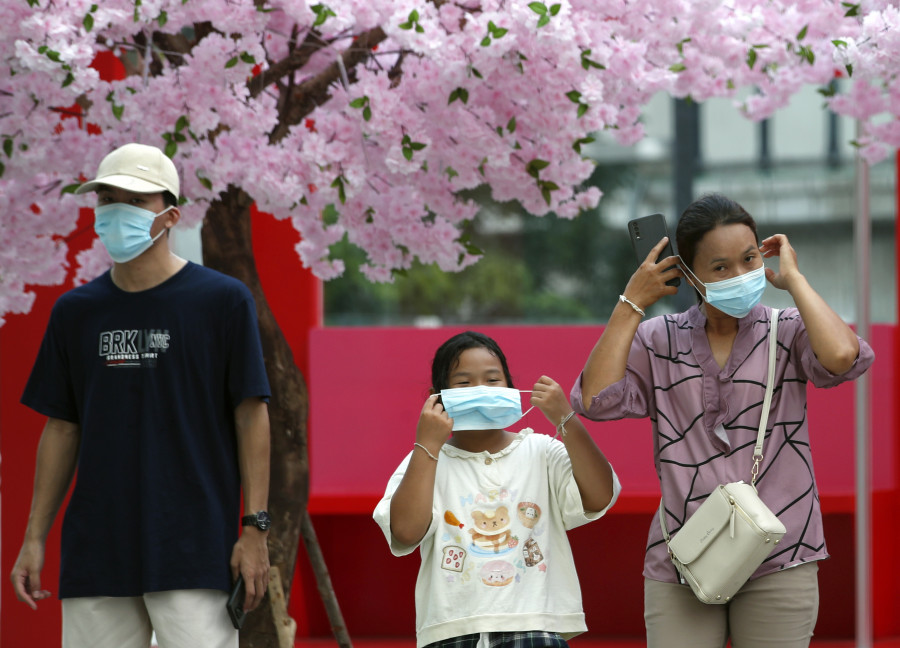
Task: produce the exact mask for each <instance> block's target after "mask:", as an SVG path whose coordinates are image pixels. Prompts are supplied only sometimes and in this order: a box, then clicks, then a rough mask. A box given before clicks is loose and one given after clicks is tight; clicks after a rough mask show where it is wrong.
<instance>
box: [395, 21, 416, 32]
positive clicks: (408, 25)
mask: <svg viewBox="0 0 900 648" xmlns="http://www.w3.org/2000/svg"><path fill="white" fill-rule="evenodd" d="M397 26H398V27H399V28H400V29H405V30H407V31H408V30H410V29H412V28H413V24H412V23H411V22H405V23H400V24H399V25H397Z"/></svg>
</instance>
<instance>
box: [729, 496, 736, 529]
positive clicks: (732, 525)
mask: <svg viewBox="0 0 900 648" xmlns="http://www.w3.org/2000/svg"><path fill="white" fill-rule="evenodd" d="M728 502H729V503H730V504H731V518H730V532H731V538H732V540H733V539H734V508H735V507H734V498H733V497H731V496H730V495H729V497H728Z"/></svg>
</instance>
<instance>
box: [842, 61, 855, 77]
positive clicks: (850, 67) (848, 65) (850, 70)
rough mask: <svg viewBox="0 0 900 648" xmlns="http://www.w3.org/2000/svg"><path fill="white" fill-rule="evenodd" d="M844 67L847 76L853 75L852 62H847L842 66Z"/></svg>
mask: <svg viewBox="0 0 900 648" xmlns="http://www.w3.org/2000/svg"><path fill="white" fill-rule="evenodd" d="M844 69H846V70H847V76H848V77H852V76H853V64H852V63H847V65H845V66H844Z"/></svg>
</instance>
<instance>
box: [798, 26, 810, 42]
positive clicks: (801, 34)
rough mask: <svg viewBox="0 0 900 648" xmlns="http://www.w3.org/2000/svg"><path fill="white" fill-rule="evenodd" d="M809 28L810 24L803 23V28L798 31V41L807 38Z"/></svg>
mask: <svg viewBox="0 0 900 648" xmlns="http://www.w3.org/2000/svg"><path fill="white" fill-rule="evenodd" d="M807 30H809V25H803V29H801V30H800V31H799V32H798V33H797V40H798V41H802V40H803V39H804V38H806V32H807Z"/></svg>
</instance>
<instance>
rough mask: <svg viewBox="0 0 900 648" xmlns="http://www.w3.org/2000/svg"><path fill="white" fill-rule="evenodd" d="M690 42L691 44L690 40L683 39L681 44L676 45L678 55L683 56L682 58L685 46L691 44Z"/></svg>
mask: <svg viewBox="0 0 900 648" xmlns="http://www.w3.org/2000/svg"><path fill="white" fill-rule="evenodd" d="M690 42H691V39H690V38H683V39H681V41H680V42H678V43H677V44H676V45H675V49H677V50H678V53H679V54H681V55H682V56H684V44H685V43H690Z"/></svg>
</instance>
